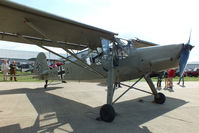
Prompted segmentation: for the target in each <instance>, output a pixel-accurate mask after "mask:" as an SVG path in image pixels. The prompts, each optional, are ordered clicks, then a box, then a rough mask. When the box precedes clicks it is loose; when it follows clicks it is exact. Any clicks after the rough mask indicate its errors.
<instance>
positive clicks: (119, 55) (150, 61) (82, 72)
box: [0, 0, 193, 122]
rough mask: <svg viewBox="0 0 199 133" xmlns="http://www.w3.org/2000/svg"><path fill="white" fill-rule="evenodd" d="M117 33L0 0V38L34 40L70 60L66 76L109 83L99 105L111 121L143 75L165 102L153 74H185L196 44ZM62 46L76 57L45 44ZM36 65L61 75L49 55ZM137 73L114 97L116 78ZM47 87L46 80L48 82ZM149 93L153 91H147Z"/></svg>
mask: <svg viewBox="0 0 199 133" xmlns="http://www.w3.org/2000/svg"><path fill="white" fill-rule="evenodd" d="M117 35H118V34H117V33H113V32H110V31H106V30H103V29H100V28H96V27H93V26H89V25H86V24H82V23H79V22H76V21H73V20H70V19H66V18H62V17H58V16H55V15H52V14H49V13H46V12H42V11H39V10H35V9H32V8H29V7H26V6H23V5H20V4H16V3H12V2H9V1H7V0H1V1H0V39H1V40H5V41H11V42H18V43H25V44H34V45H37V46H39V47H41V48H43V49H45V50H47V51H49V52H52V53H53V54H56V55H58V56H60V57H62V58H63V59H65V60H66V61H67V62H68V63H66V64H65V65H63V66H62V67H63V71H64V73H63V71H62V72H61V74H64V79H65V80H76V81H86V82H88V81H89V82H106V83H107V88H108V89H107V103H106V104H105V105H103V106H102V107H101V109H100V118H101V120H103V121H105V122H112V121H113V120H114V118H115V110H114V108H113V104H114V103H115V102H116V101H117V100H118V99H119V98H120V97H121V96H123V95H124V94H125V93H126V92H127V91H128V90H129V89H132V88H134V89H136V90H140V91H143V92H146V91H144V90H141V89H138V88H135V87H134V85H135V84H136V83H138V82H139V81H140V79H142V78H144V79H145V80H146V82H147V83H148V85H149V87H150V89H151V91H152V93H150V94H153V95H154V101H155V102H156V103H158V104H163V103H164V102H165V100H166V97H165V95H164V94H162V93H158V92H157V90H156V88H155V86H154V84H153V82H152V80H151V78H150V76H149V75H150V74H151V73H153V72H159V71H162V70H166V69H169V68H174V67H180V76H182V74H183V71H184V69H185V66H186V64H187V61H188V58H189V53H190V51H191V49H192V48H193V46H192V45H190V37H189V41H188V42H187V43H186V44H183V43H182V44H171V45H164V46H160V45H157V44H154V43H151V42H146V41H143V40H140V39H133V40H124V39H121V38H117ZM44 46H51V47H58V48H62V49H64V50H65V51H66V52H67V53H69V54H71V56H73V57H74V58H76V61H72V60H70V59H68V58H66V57H63V56H61V55H60V54H58V53H56V52H54V51H51V50H50V49H48V48H47V47H44ZM84 49H87V55H86V56H85V57H82V58H80V57H78V56H77V55H76V54H74V53H73V52H72V51H71V50H84ZM34 71H35V73H36V74H38V78H40V79H43V80H50V79H53V78H57V77H59V72H58V71H59V70H58V68H53V69H49V67H48V65H47V63H46V57H45V55H44V54H43V53H40V54H39V55H38V57H37V60H36V64H35V67H34ZM132 79H138V80H137V81H136V82H135V83H134V84H133V85H132V86H128V85H125V84H124V83H121V85H124V86H127V87H129V88H128V89H127V90H126V91H125V92H124V93H123V94H121V96H120V97H118V98H117V99H116V100H114V101H113V95H114V91H115V83H118V82H122V81H127V80H132ZM45 87H47V84H46V86H45ZM147 93H149V92H147Z"/></svg>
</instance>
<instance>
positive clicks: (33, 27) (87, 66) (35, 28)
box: [24, 18, 104, 78]
mask: <svg viewBox="0 0 199 133" xmlns="http://www.w3.org/2000/svg"><path fill="white" fill-rule="evenodd" d="M24 23H25V24H27V25H28V27H30V28H31V29H33V30H34V31H36V32H38V33H39V34H40V35H42V36H43V37H45V38H47V39H50V38H49V37H48V36H47V35H46V34H45V33H44V32H42V30H40V29H39V28H38V27H36V26H35V25H34V24H33V23H31V22H30V21H29V20H28V19H26V18H25V20H24ZM50 40H52V39H50ZM54 42H55V41H53V40H52V43H54ZM37 46H39V47H41V48H43V49H45V50H47V51H49V52H51V53H53V54H55V55H57V56H59V57H61V58H63V59H66V60H68V61H70V62H71V63H73V64H75V65H78V66H81V67H83V66H82V65H79V64H77V63H75V62H73V61H71V60H69V59H67V58H65V57H64V56H61V55H59V54H57V53H55V52H53V51H52V50H50V49H48V48H45V47H43V46H42V45H37ZM64 50H65V51H66V52H68V53H70V54H71V55H72V56H73V57H75V58H76V59H77V60H78V61H80V62H81V63H82V64H84V65H85V66H86V67H83V68H85V69H87V68H89V69H88V70H89V71H91V72H94V73H96V74H98V75H99V76H100V77H103V78H104V75H103V74H101V73H99V72H98V71H96V70H95V69H94V68H92V67H91V66H89V65H88V64H86V63H85V62H83V61H82V60H81V59H80V58H79V57H77V56H76V55H75V54H73V53H72V52H70V51H69V50H68V49H66V48H65V49H64Z"/></svg>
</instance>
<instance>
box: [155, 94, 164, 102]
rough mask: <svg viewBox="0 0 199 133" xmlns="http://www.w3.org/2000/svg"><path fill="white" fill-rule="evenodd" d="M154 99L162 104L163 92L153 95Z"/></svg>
mask: <svg viewBox="0 0 199 133" xmlns="http://www.w3.org/2000/svg"><path fill="white" fill-rule="evenodd" d="M154 101H155V103H158V104H163V103H164V102H165V101H166V97H165V95H164V94H162V93H158V94H157V95H155V97H154Z"/></svg>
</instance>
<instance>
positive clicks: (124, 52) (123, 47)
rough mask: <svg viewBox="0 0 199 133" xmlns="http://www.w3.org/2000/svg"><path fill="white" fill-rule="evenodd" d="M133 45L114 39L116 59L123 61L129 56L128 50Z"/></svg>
mask: <svg viewBox="0 0 199 133" xmlns="http://www.w3.org/2000/svg"><path fill="white" fill-rule="evenodd" d="M132 47H133V45H132V44H131V41H127V40H124V39H121V38H116V48H117V52H118V57H119V58H120V59H124V58H126V57H128V56H129V53H130V51H129V50H130V48H132Z"/></svg>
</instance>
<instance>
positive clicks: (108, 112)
mask: <svg viewBox="0 0 199 133" xmlns="http://www.w3.org/2000/svg"><path fill="white" fill-rule="evenodd" d="M100 118H101V120H103V121H105V122H112V121H113V120H114V118H115V110H114V108H113V106H112V105H110V104H105V105H103V106H102V107H101V109H100Z"/></svg>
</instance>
